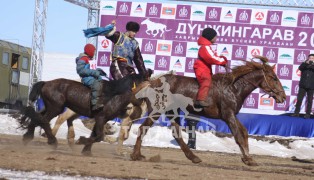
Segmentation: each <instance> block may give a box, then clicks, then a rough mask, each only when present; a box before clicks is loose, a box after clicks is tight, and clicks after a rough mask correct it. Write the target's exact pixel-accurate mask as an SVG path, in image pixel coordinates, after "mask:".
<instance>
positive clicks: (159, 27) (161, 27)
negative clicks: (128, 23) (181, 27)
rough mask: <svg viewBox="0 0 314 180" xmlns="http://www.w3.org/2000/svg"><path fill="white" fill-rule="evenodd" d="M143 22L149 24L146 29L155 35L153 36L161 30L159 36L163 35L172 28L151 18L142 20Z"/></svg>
mask: <svg viewBox="0 0 314 180" xmlns="http://www.w3.org/2000/svg"><path fill="white" fill-rule="evenodd" d="M141 24H146V26H147V30H146V31H145V32H146V34H148V35H153V37H156V36H157V35H158V34H159V32H160V35H159V37H162V35H163V34H164V33H165V32H168V31H171V29H169V30H168V29H167V26H166V25H165V24H161V23H155V22H153V21H151V20H149V19H145V20H144V21H142V23H141Z"/></svg>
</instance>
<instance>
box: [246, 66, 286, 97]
mask: <svg viewBox="0 0 314 180" xmlns="http://www.w3.org/2000/svg"><path fill="white" fill-rule="evenodd" d="M262 72H263V77H264V80H265V82H266V85H267V87H268V88H269V89H270V91H266V90H265V89H263V91H264V92H265V94H263V95H262V96H261V97H263V96H265V95H266V94H268V95H269V97H272V96H273V95H274V94H278V93H280V92H283V91H275V90H274V89H273V88H272V87H271V86H270V85H269V82H268V81H267V78H266V75H265V71H264V70H263V69H262ZM243 79H244V80H245V81H247V82H249V83H250V84H252V85H253V86H254V87H256V88H257V87H258V85H257V84H256V83H254V82H252V81H251V80H248V79H246V78H244V77H243Z"/></svg>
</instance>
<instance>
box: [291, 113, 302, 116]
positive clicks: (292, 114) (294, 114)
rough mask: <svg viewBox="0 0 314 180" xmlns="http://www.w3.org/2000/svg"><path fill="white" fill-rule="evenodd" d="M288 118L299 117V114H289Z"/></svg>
mask: <svg viewBox="0 0 314 180" xmlns="http://www.w3.org/2000/svg"><path fill="white" fill-rule="evenodd" d="M290 116H291V117H299V116H300V114H299V113H293V114H291V115H290Z"/></svg>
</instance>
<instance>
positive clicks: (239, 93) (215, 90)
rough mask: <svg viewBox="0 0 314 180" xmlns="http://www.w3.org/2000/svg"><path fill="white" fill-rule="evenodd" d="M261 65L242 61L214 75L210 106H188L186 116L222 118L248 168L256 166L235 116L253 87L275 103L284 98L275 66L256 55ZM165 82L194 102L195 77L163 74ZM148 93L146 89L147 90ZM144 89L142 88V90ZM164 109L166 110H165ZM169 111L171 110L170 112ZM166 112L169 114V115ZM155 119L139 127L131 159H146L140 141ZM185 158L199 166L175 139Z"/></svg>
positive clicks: (176, 127)
mask: <svg viewBox="0 0 314 180" xmlns="http://www.w3.org/2000/svg"><path fill="white" fill-rule="evenodd" d="M256 58H259V59H260V60H261V61H262V62H263V63H262V64H261V63H257V62H253V61H252V62H245V65H242V66H238V67H235V68H233V70H232V72H231V73H226V74H216V75H214V76H213V81H212V85H211V89H210V91H209V96H208V99H207V101H208V102H209V103H210V106H209V107H206V108H204V109H203V110H202V111H196V110H195V109H194V108H193V107H192V106H188V108H187V110H188V112H189V113H192V114H195V115H200V116H205V117H209V118H215V119H221V120H223V121H225V122H226V123H227V125H228V126H229V128H230V130H231V132H232V134H233V136H234V138H235V141H236V143H237V144H238V145H239V147H240V150H241V152H242V155H243V157H242V161H243V162H244V163H245V164H247V165H257V163H256V162H255V161H254V160H253V159H252V157H251V156H250V154H249V145H248V133H247V130H246V128H245V127H244V126H243V125H242V124H241V123H240V121H239V120H238V118H237V117H236V114H238V113H239V111H240V109H241V107H242V104H243V103H244V100H245V99H246V97H248V95H249V94H250V93H251V92H252V91H253V90H254V89H256V88H258V87H259V88H261V89H262V90H263V91H264V92H265V93H266V94H269V96H271V97H273V98H274V99H275V100H276V102H277V103H282V102H284V101H285V99H286V95H285V92H284V90H283V87H282V85H281V83H280V81H279V79H278V78H277V75H276V74H275V73H274V67H275V66H273V67H271V66H269V65H268V64H267V63H266V62H267V61H268V60H267V59H266V58H264V57H261V56H258V57H256ZM164 77H165V79H166V82H167V83H168V84H169V85H170V91H171V93H172V94H182V95H184V96H185V97H189V98H191V99H195V98H196V95H197V92H198V88H199V86H198V83H197V81H196V80H195V78H191V77H184V76H176V75H165V76H164ZM160 86H161V81H160V80H159V79H157V80H154V81H150V87H153V88H155V87H160ZM146 89H147V90H148V89H149V87H147V88H146ZM144 90H145V89H141V91H144ZM153 106H154V104H153V103H148V110H149V113H150V112H152V111H153V109H154V107H153ZM165 109H167V107H165ZM170 112H171V111H170ZM168 113H169V112H168ZM171 114H172V115H173V114H175V113H173V112H172V113H171ZM155 117H158V115H157V116H154V117H149V118H147V119H146V120H145V122H144V123H143V124H142V125H141V126H140V127H139V134H138V138H137V141H136V144H135V146H134V151H133V153H132V154H131V159H133V160H141V159H143V158H145V157H144V156H143V155H142V154H141V144H142V138H143V136H144V135H145V134H146V133H147V130H148V128H149V127H151V126H152V125H153V123H154V121H153V119H151V118H155ZM171 125H172V126H173V127H174V130H175V131H176V132H179V130H180V129H179V125H178V124H177V123H175V121H172V122H171ZM174 138H175V139H176V141H177V142H178V144H179V145H180V147H181V149H182V150H183V152H184V153H185V156H186V157H187V158H188V159H190V160H191V161H192V162H193V163H199V162H201V160H200V159H199V158H198V157H197V156H196V155H194V153H193V152H192V151H191V150H190V149H189V148H188V146H187V145H186V144H185V143H184V141H183V139H182V137H181V136H179V137H178V136H174Z"/></svg>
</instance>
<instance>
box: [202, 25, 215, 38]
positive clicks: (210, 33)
mask: <svg viewBox="0 0 314 180" xmlns="http://www.w3.org/2000/svg"><path fill="white" fill-rule="evenodd" d="M202 36H203V37H204V38H206V39H207V40H209V41H211V40H212V39H214V37H216V36H217V32H216V31H215V30H214V29H213V28H205V29H204V30H203V32H202Z"/></svg>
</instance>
